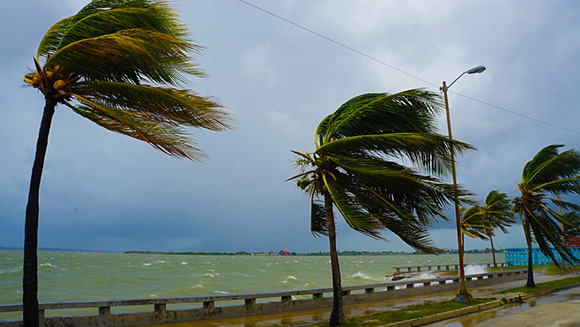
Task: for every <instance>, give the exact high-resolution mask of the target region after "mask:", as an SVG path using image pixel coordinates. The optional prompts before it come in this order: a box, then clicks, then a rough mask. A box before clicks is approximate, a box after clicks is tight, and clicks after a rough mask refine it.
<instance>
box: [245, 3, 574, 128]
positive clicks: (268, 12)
mask: <svg viewBox="0 0 580 327" xmlns="http://www.w3.org/2000/svg"><path fill="white" fill-rule="evenodd" d="M238 1H239V2H242V3H244V4H246V5H248V6H250V7H252V8H254V9H256V10H259V11H262V12H264V13H266V14H268V15H270V16H273V17H275V18H277V19H280V20H282V21H284V22H286V23H288V24H290V25H293V26H295V27H298V28H300V29H302V30H304V31H307V32H308V33H311V34H314V35H316V36H318V37H320V38H323V39H325V40H327V41H329V42H331V43H334V44H336V45H338V46H340V47H343V48H345V49H347V50H349V51H352V52H354V53H356V54H358V55H360V56H363V57H365V58H367V59H370V60H372V61H374V62H377V63H379V64H381V65H383V66H386V67H388V68H390V69H392V70H395V71H397V72H399V73H401V74H404V75H407V76H409V77H411V78H414V79H416V80H418V81H421V82H423V83H425V84H428V85H431V86H433V87H436V88H439V85H437V84H434V83H431V82H429V81H427V80H425V79H423V78H421V77H418V76H415V75H413V74H411V73H408V72H406V71H404V70H402V69H400V68H397V67H395V66H393V65H390V64H388V63H386V62H384V61H382V60H379V59H377V58H375V57H373V56H370V55H368V54H366V53H364V52H362V51H360V50H357V49H355V48H353V47H351V46H348V45H346V44H344V43H341V42H339V41H336V40H334V39H332V38H330V37H328V36H326V35H323V34H321V33H318V32H316V31H314V30H312V29H310V28H307V27H305V26H302V25H300V24H298V23H295V22H293V21H291V20H289V19H287V18H284V17H282V16H280V15H277V14H275V13H273V12H271V11H268V10H266V9H264V8H262V7H259V6H257V5H254V4H253V3H250V2H248V1H246V0H238ZM449 93H453V94H456V95H458V96H461V97H463V98H466V99H469V100H471V101H474V102H478V103H481V104H483V105H486V106H489V107H492V108H495V109H498V110H501V111H503V112H507V113H510V114H512V115H515V116H519V117H521V118H525V119H529V120H532V121H535V122H537V123H541V124H544V125H547V126H550V127H553V128H557V129H561V130H564V131H567V132H571V133H575V134H579V135H580V131H576V130H573V129H570V128H566V127H563V126H559V125H556V124H553V123H549V122H546V121H543V120H540V119H537V118H534V117H531V116H528V115H524V114H521V113H519V112H516V111H513V110H509V109H506V108H503V107H500V106H497V105H494V104H491V103H488V102H485V101H482V100H478V99H476V98H473V97H470V96H467V95H463V94H461V93H457V92H453V91H449Z"/></svg>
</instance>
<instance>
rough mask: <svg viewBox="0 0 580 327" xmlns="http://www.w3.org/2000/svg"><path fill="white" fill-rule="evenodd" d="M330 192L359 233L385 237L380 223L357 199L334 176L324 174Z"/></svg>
mask: <svg viewBox="0 0 580 327" xmlns="http://www.w3.org/2000/svg"><path fill="white" fill-rule="evenodd" d="M323 179H324V183H325V186H326V188H327V191H328V194H329V195H330V196H331V198H332V201H333V203H334V204H335V206H336V208H337V209H338V211H339V212H340V213H341V215H342V217H343V218H344V219H345V221H346V222H347V224H348V225H349V226H350V227H351V228H352V229H354V230H356V231H357V232H359V233H362V234H364V235H366V236H369V237H371V238H374V239H383V237H382V236H381V235H380V227H381V226H380V225H379V223H378V221H377V220H376V219H375V218H373V216H372V215H371V214H369V213H368V212H366V211H365V210H364V208H363V207H362V206H360V204H359V203H358V202H357V201H356V199H355V198H354V197H352V196H350V195H349V194H348V193H346V192H345V190H344V189H342V188H341V187H339V186H338V185H337V183H336V181H335V180H334V179H333V178H327V177H326V176H323Z"/></svg>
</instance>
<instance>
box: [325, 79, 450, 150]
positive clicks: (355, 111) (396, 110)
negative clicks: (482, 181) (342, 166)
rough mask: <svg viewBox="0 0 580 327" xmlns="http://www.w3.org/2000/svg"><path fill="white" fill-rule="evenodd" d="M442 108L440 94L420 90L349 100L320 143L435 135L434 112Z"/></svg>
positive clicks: (368, 95)
mask: <svg viewBox="0 0 580 327" xmlns="http://www.w3.org/2000/svg"><path fill="white" fill-rule="evenodd" d="M440 107H441V102H440V101H439V96H438V95H437V94H434V93H431V92H428V91H423V90H420V89H412V90H408V91H404V92H399V93H396V94H391V95H389V94H386V93H369V94H363V95H360V96H357V97H355V98H353V99H351V100H349V101H347V102H346V103H345V104H343V105H342V106H341V107H340V108H339V109H338V110H336V112H335V113H334V114H333V115H332V116H331V117H330V118H329V121H328V126H327V127H326V128H325V136H324V140H323V142H321V144H324V143H327V142H330V141H332V140H336V139H340V138H344V137H350V136H356V135H361V133H363V134H366V135H369V134H384V133H392V132H414V133H433V132H435V131H436V127H435V124H434V118H433V117H434V113H435V112H436V111H438V110H439V109H440ZM361 126H364V128H361Z"/></svg>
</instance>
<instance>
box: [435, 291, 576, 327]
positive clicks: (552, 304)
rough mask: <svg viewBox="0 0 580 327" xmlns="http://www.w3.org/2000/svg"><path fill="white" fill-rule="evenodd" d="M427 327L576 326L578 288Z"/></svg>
mask: <svg viewBox="0 0 580 327" xmlns="http://www.w3.org/2000/svg"><path fill="white" fill-rule="evenodd" d="M426 326H429V327H443V326H445V327H488V326H490V327H507V326H509V327H513V326H517V327H540V326H541V327H572V326H580V287H577V288H573V289H569V290H566V291H560V292H557V293H554V294H552V295H548V296H544V297H541V298H534V299H529V300H528V301H527V302H526V303H524V304H521V305H512V306H510V307H501V308H498V309H492V310H487V311H484V312H481V313H477V314H470V315H468V316H463V317H458V318H453V319H449V320H446V321H441V322H438V323H433V324H429V325H426Z"/></svg>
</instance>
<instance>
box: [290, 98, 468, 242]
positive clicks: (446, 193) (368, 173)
mask: <svg viewBox="0 0 580 327" xmlns="http://www.w3.org/2000/svg"><path fill="white" fill-rule="evenodd" d="M439 106H440V103H439V101H438V98H437V95H435V94H433V93H430V92H427V91H423V90H418V89H415V90H409V91H405V92H400V93H397V94H385V93H372V94H364V95H360V96H358V97H355V98H353V99H351V100H349V101H347V102H346V103H345V104H343V105H342V106H341V107H340V108H338V110H336V112H334V113H333V114H331V115H329V116H327V117H326V118H324V119H323V120H322V122H321V123H320V125H319V126H318V128H317V130H316V142H315V143H316V151H315V152H313V153H300V152H297V151H294V153H296V154H297V155H298V156H299V157H298V160H297V166H298V167H300V168H301V170H302V171H301V173H300V174H299V175H297V176H294V177H293V178H299V186H300V187H302V188H303V189H305V190H306V191H307V192H308V193H309V194H310V195H311V196H312V207H313V209H312V232H313V233H314V234H315V235H321V234H322V235H325V233H326V232H327V229H326V227H325V226H326V223H325V215H324V210H322V208H323V204H322V202H321V201H320V200H319V196H322V195H329V196H330V197H331V198H332V201H333V203H334V205H335V206H336V208H337V209H338V210H339V211H340V213H341V214H342V216H343V217H344V219H345V220H346V222H347V223H348V225H349V226H350V227H351V228H353V229H355V230H356V231H358V232H361V233H363V234H365V235H367V236H370V237H372V238H377V239H382V238H383V237H382V236H381V231H383V230H390V231H391V232H393V233H395V234H396V235H397V236H398V237H400V238H401V239H402V240H403V241H404V242H405V243H407V244H408V245H410V246H411V247H413V248H414V249H417V250H419V251H424V252H434V251H435V250H436V249H435V248H434V247H433V246H432V244H431V242H430V240H429V238H428V235H427V232H426V229H425V228H426V227H427V226H428V225H430V224H431V223H432V222H434V221H435V220H436V219H437V218H443V216H442V215H441V211H440V209H441V208H442V207H443V206H444V205H446V204H447V203H449V202H450V201H452V186H451V185H448V184H446V183H443V182H442V181H441V180H440V179H439V178H438V177H433V176H431V174H434V175H443V174H444V173H445V172H446V171H447V168H448V167H450V159H449V153H450V152H451V151H453V152H456V153H459V152H462V151H463V150H465V149H470V148H471V147H470V146H469V145H467V144H465V143H461V142H456V141H450V140H449V139H448V138H447V137H444V136H441V135H438V134H435V130H436V128H435V121H434V118H433V117H434V114H435V113H436V112H437V111H438V109H439ZM409 163H410V164H411V165H412V168H409V167H407V166H406V165H405V164H409Z"/></svg>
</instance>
